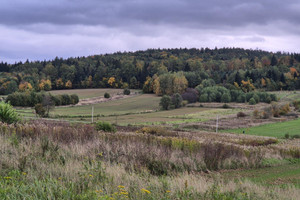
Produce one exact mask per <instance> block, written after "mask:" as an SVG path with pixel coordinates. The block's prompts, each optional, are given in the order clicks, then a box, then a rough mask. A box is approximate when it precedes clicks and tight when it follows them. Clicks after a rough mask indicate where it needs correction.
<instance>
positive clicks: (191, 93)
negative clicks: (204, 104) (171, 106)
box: [181, 88, 199, 103]
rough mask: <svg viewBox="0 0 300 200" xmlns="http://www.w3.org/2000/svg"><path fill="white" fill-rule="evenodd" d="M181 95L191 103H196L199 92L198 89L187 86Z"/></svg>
mask: <svg viewBox="0 0 300 200" xmlns="http://www.w3.org/2000/svg"><path fill="white" fill-rule="evenodd" d="M181 96H182V99H183V100H187V101H188V102H189V103H195V102H197V100H198V96H199V93H198V91H197V90H196V89H192V88H187V89H186V91H185V92H184V93H183V94H182V95H181Z"/></svg>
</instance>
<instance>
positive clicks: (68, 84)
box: [65, 80, 72, 89]
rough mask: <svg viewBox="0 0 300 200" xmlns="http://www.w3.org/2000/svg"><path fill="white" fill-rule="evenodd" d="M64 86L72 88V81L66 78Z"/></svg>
mask: <svg viewBox="0 0 300 200" xmlns="http://www.w3.org/2000/svg"><path fill="white" fill-rule="evenodd" d="M65 87H66V88H68V89H71V88H72V82H71V81H70V80H68V81H67V82H66V84H65Z"/></svg>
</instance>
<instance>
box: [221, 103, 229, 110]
mask: <svg viewBox="0 0 300 200" xmlns="http://www.w3.org/2000/svg"><path fill="white" fill-rule="evenodd" d="M222 108H224V109H228V108H230V106H229V105H228V104H226V103H224V104H223V106H222Z"/></svg>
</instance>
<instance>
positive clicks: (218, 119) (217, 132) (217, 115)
mask: <svg viewBox="0 0 300 200" xmlns="http://www.w3.org/2000/svg"><path fill="white" fill-rule="evenodd" d="M218 126H219V115H217V124H216V133H218Z"/></svg>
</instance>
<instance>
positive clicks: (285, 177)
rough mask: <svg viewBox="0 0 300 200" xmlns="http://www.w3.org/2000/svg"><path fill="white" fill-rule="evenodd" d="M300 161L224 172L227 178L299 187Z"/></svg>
mask: <svg viewBox="0 0 300 200" xmlns="http://www.w3.org/2000/svg"><path fill="white" fill-rule="evenodd" d="M299 166H300V163H299V162H298V163H296V164H285V165H280V166H273V167H265V168H259V169H247V170H234V171H230V172H225V173H224V174H223V175H224V176H225V177H227V178H237V179H240V178H241V179H248V180H250V181H253V182H256V183H262V184H264V185H268V186H270V185H279V186H283V185H287V184H291V185H294V186H295V187H297V188H300V167H299Z"/></svg>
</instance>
